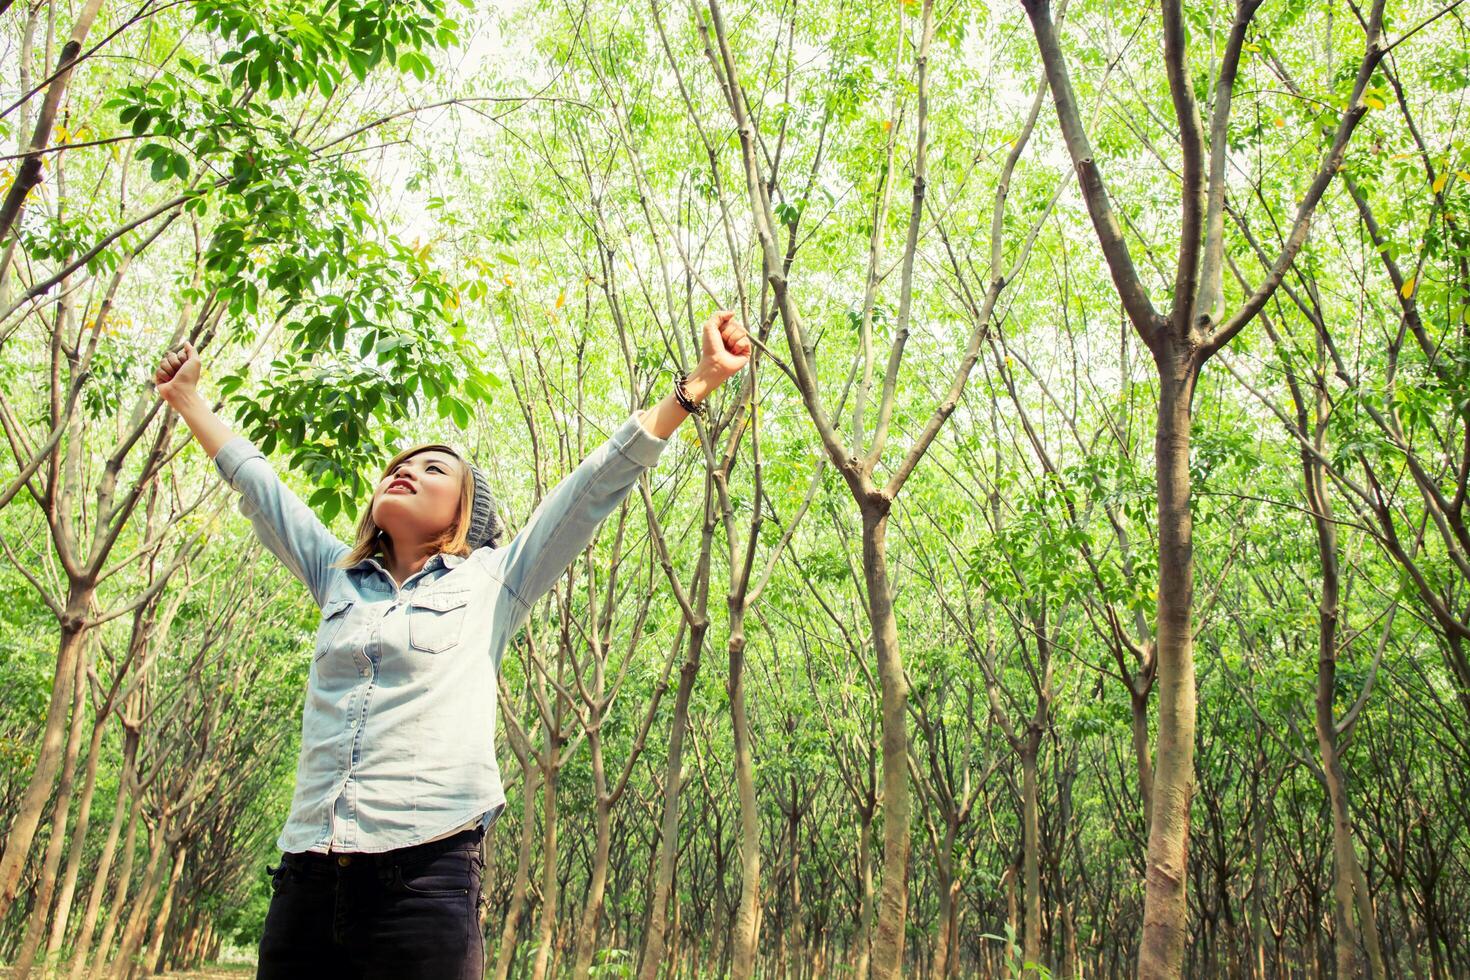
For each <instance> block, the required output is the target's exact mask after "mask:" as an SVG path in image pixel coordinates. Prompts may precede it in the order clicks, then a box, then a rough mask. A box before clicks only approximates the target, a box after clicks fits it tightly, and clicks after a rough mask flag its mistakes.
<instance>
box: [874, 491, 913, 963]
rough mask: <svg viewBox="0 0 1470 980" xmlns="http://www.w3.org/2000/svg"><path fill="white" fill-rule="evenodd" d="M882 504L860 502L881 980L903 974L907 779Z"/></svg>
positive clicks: (903, 703)
mask: <svg viewBox="0 0 1470 980" xmlns="http://www.w3.org/2000/svg"><path fill="white" fill-rule="evenodd" d="M888 505H889V502H888V501H887V500H886V499H885V500H884V501H883V502H882V503H881V504H873V503H867V504H865V505H864V506H863V510H862V514H863V577H864V579H865V580H866V583H867V587H868V617H869V620H870V622H871V625H872V628H873V646H874V647H875V648H876V650H877V654H878V680H879V685H880V690H881V698H882V716H883V884H882V892H881V897H880V899H879V903H878V928H877V934H876V936H875V937H874V941H873V974H874V975H875V976H877V977H879V978H883V980H887V978H890V977H898V976H900V975H901V974H902V972H903V944H904V931H905V927H906V923H907V917H908V899H909V893H908V870H909V780H908V776H909V773H908V731H907V727H906V719H905V717H904V715H905V712H906V711H907V708H908V693H909V692H908V682H907V680H905V678H904V671H903V659H902V657H901V655H900V652H899V647H898V620H897V618H896V617H895V616H894V611H893V595H892V592H891V591H890V589H889V584H888V558H887V542H886V535H887V531H888Z"/></svg>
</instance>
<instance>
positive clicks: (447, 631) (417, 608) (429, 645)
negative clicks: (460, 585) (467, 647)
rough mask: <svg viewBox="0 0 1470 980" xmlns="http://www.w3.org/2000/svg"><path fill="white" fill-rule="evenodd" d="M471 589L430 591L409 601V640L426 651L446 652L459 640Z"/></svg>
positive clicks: (414, 646)
mask: <svg viewBox="0 0 1470 980" xmlns="http://www.w3.org/2000/svg"><path fill="white" fill-rule="evenodd" d="M469 601H470V590H469V589H459V590H456V591H453V592H430V593H427V594H425V595H420V596H415V597H414V598H412V599H410V600H409V603H408V642H409V645H410V646H412V647H413V648H414V649H415V650H422V651H423V652H424V653H443V652H444V651H445V650H448V649H449V648H450V647H452V646H454V645H455V644H456V643H458V642H459V634H460V632H461V631H462V630H463V629H464V617H465V606H466V605H467V604H468V603H469Z"/></svg>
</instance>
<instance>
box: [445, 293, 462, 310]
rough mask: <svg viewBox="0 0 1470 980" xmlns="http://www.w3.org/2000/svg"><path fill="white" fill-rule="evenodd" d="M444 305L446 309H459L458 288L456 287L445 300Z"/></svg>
mask: <svg viewBox="0 0 1470 980" xmlns="http://www.w3.org/2000/svg"><path fill="white" fill-rule="evenodd" d="M444 306H445V308H446V309H450V310H457V309H459V290H458V289H456V290H455V291H454V292H452V293H450V294H449V298H448V299H446V300H445V301H444Z"/></svg>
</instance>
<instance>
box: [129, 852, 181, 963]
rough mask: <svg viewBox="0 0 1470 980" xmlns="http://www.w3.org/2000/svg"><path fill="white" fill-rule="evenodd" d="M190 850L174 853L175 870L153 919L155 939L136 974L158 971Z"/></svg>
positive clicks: (170, 876) (171, 874)
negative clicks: (180, 879)
mask: <svg viewBox="0 0 1470 980" xmlns="http://www.w3.org/2000/svg"><path fill="white" fill-rule="evenodd" d="M188 850H189V849H188V848H187V847H180V848H179V851H178V853H177V854H175V855H174V860H173V871H172V872H171V873H170V874H169V876H168V890H167V891H165V892H164V893H163V904H162V905H160V906H159V907H158V915H157V916H155V917H154V919H153V940H152V942H150V943H149V945H148V952H147V954H146V955H145V956H144V957H143V961H142V963H141V964H139V968H138V969H137V971H136V972H135V973H134V976H145V977H149V976H152V975H153V974H154V973H157V972H158V960H159V958H160V957H161V956H162V955H163V937H164V935H165V934H166V933H167V931H168V920H169V916H170V915H172V914H173V910H174V895H175V894H176V893H177V892H178V888H179V876H180V875H182V874H183V873H184V859H185V857H187V856H188Z"/></svg>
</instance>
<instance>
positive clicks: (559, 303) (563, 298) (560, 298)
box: [556, 289, 567, 310]
mask: <svg viewBox="0 0 1470 980" xmlns="http://www.w3.org/2000/svg"><path fill="white" fill-rule="evenodd" d="M566 305H567V291H566V290H565V289H563V290H562V291H561V292H560V293H559V294H557V297H556V308H557V309H558V310H559V309H561V308H562V307H563V306H566Z"/></svg>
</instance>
